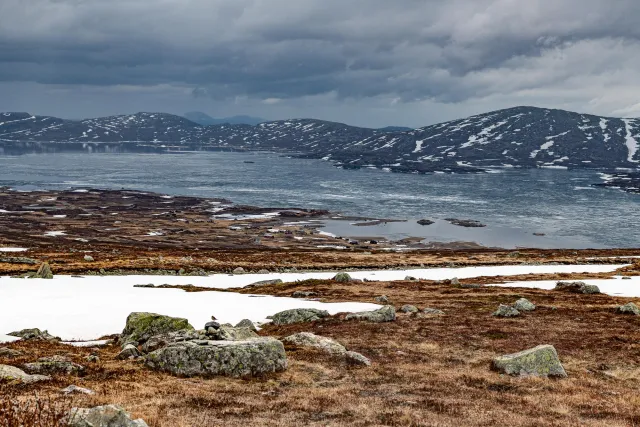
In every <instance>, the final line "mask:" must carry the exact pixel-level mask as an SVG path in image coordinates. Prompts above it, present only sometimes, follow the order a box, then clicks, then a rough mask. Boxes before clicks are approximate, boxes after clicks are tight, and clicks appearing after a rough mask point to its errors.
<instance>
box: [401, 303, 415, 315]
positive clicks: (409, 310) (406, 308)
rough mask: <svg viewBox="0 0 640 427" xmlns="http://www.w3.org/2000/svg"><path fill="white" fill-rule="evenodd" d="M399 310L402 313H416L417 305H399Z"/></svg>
mask: <svg viewBox="0 0 640 427" xmlns="http://www.w3.org/2000/svg"><path fill="white" fill-rule="evenodd" d="M400 311H401V312H403V313H417V312H418V307H416V306H415V305H411V304H406V305H403V306H402V307H400Z"/></svg>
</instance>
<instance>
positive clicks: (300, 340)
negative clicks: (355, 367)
mask: <svg viewBox="0 0 640 427" xmlns="http://www.w3.org/2000/svg"><path fill="white" fill-rule="evenodd" d="M282 342H283V343H285V344H292V345H295V346H299V347H313V348H317V349H319V350H322V351H324V352H326V353H331V354H345V353H346V352H347V349H346V348H345V347H344V346H343V345H342V344H340V343H339V342H337V341H335V340H333V339H331V338H327V337H321V336H319V335H316V334H312V333H311V332H300V333H297V334H294V335H289V336H288V337H285V338H283V339H282Z"/></svg>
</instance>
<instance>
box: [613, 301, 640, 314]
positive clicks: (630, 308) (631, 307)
mask: <svg viewBox="0 0 640 427" xmlns="http://www.w3.org/2000/svg"><path fill="white" fill-rule="evenodd" d="M617 311H618V313H620V314H632V315H634V316H640V308H638V306H637V305H635V304H634V303H632V302H628V303H626V304H625V305H621V306H620V307H618V310H617Z"/></svg>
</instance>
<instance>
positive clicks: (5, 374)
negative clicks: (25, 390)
mask: <svg viewBox="0 0 640 427" xmlns="http://www.w3.org/2000/svg"><path fill="white" fill-rule="evenodd" d="M50 379H51V377H49V376H46V375H29V374H27V373H26V372H25V371H23V370H22V369H19V368H16V367H15V366H9V365H0V380H2V381H9V382H14V381H15V382H21V383H24V384H33V383H37V382H40V381H49V380H50Z"/></svg>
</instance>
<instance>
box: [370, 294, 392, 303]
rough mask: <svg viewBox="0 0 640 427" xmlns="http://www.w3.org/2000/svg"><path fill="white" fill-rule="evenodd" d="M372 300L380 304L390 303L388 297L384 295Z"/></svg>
mask: <svg viewBox="0 0 640 427" xmlns="http://www.w3.org/2000/svg"><path fill="white" fill-rule="evenodd" d="M373 300H374V301H375V302H377V303H380V304H389V302H390V301H389V297H388V296H386V295H380V296H379V297H375V298H374V299H373Z"/></svg>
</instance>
